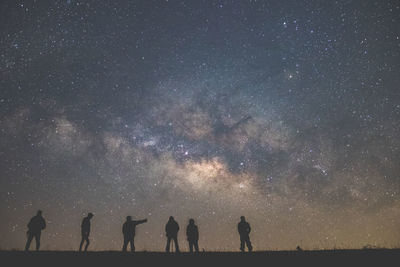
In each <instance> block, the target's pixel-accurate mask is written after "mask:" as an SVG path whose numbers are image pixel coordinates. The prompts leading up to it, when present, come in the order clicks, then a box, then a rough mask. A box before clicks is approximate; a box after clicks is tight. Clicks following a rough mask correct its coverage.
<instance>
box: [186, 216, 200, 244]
mask: <svg viewBox="0 0 400 267" xmlns="http://www.w3.org/2000/svg"><path fill="white" fill-rule="evenodd" d="M186 237H187V241H188V242H189V250H190V252H193V247H194V249H195V250H196V252H199V245H198V242H199V229H198V228H197V225H195V224H194V220H193V219H190V220H189V224H188V226H187V227H186Z"/></svg>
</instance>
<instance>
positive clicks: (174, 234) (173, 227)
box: [165, 216, 179, 252]
mask: <svg viewBox="0 0 400 267" xmlns="http://www.w3.org/2000/svg"><path fill="white" fill-rule="evenodd" d="M178 231H179V225H178V223H177V222H176V221H175V220H174V217H172V216H170V217H169V220H168V222H167V224H166V225H165V232H166V235H167V247H166V248H165V251H167V252H169V248H170V244H171V240H173V241H174V243H175V252H179V245H178Z"/></svg>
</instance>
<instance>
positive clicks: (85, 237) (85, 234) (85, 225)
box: [79, 212, 93, 251]
mask: <svg viewBox="0 0 400 267" xmlns="http://www.w3.org/2000/svg"><path fill="white" fill-rule="evenodd" d="M92 218H93V214H92V213H90V212H89V214H88V215H87V216H86V217H85V218H83V220H82V224H81V233H82V240H81V244H80V245H79V251H82V245H83V243H84V242H85V241H86V246H85V251H87V248H88V246H89V243H90V242H89V234H90V219H92Z"/></svg>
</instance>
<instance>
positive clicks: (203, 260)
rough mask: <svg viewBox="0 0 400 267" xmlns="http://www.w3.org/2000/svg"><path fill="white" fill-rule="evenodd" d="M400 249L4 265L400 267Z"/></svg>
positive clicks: (59, 258) (57, 259) (18, 260)
mask: <svg viewBox="0 0 400 267" xmlns="http://www.w3.org/2000/svg"><path fill="white" fill-rule="evenodd" d="M399 264H400V249H364V250H324V251H268V252H253V253H238V252H203V253H199V254H189V253H179V254H175V253H171V254H166V253H160V252H136V253H122V252H108V251H99V252H88V253H78V252H72V251H40V252H33V251H32V252H22V251H1V252H0V266H230V265H231V266H310V265H312V266H327V265H334V266H350V265H351V266H361V265H373V266H390V265H391V266H399Z"/></svg>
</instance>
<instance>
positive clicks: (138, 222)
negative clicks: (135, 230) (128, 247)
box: [135, 219, 147, 224]
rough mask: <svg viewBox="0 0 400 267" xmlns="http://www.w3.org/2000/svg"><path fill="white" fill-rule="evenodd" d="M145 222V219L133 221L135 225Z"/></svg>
mask: <svg viewBox="0 0 400 267" xmlns="http://www.w3.org/2000/svg"><path fill="white" fill-rule="evenodd" d="M145 222H147V219H144V220H138V221H135V224H142V223H145Z"/></svg>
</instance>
